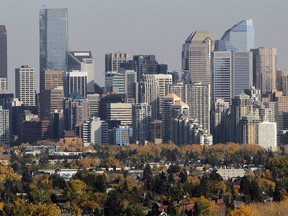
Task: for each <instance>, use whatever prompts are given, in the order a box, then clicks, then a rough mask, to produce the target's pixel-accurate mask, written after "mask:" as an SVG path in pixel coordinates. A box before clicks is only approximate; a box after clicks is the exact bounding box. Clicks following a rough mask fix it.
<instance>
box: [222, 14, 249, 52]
mask: <svg viewBox="0 0 288 216" xmlns="http://www.w3.org/2000/svg"><path fill="white" fill-rule="evenodd" d="M221 40H223V41H226V44H223V45H227V47H228V48H229V46H233V47H235V48H236V49H238V51H246V52H247V51H248V52H249V51H250V50H251V49H254V26H253V21H252V19H249V20H243V21H241V22H239V23H237V24H236V25H234V26H233V27H231V28H230V29H228V30H227V31H226V32H225V33H224V35H223V36H222V38H221ZM227 42H229V43H227ZM227 50H230V49H227ZM222 51H224V50H222ZM230 51H234V50H230Z"/></svg>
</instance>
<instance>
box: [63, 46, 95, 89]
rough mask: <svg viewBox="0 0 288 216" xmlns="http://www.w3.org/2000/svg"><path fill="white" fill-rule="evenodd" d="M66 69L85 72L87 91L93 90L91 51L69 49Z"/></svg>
mask: <svg viewBox="0 0 288 216" xmlns="http://www.w3.org/2000/svg"><path fill="white" fill-rule="evenodd" d="M67 62H68V71H73V70H79V71H85V72H87V92H94V60H93V56H92V52H91V51H69V52H68V55H67Z"/></svg>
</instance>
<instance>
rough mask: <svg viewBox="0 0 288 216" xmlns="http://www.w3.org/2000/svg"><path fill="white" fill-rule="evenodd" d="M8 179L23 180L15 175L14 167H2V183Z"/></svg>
mask: <svg viewBox="0 0 288 216" xmlns="http://www.w3.org/2000/svg"><path fill="white" fill-rule="evenodd" d="M7 179H11V180H20V179H21V178H20V176H18V175H16V174H15V172H14V170H13V168H12V167H9V166H1V165H0V181H6V180H7Z"/></svg>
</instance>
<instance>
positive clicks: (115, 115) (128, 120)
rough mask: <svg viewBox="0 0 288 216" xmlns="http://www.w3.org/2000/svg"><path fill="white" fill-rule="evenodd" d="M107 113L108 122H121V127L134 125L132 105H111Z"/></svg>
mask: <svg viewBox="0 0 288 216" xmlns="http://www.w3.org/2000/svg"><path fill="white" fill-rule="evenodd" d="M106 112H107V117H106V119H107V121H111V120H119V121H120V122H121V125H132V103H110V104H108V107H107V111H106Z"/></svg>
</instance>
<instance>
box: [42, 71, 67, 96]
mask: <svg viewBox="0 0 288 216" xmlns="http://www.w3.org/2000/svg"><path fill="white" fill-rule="evenodd" d="M63 73H64V71H63V70H50V69H47V70H45V71H44V90H45V91H46V90H51V89H53V88H57V87H59V86H62V87H63Z"/></svg>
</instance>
